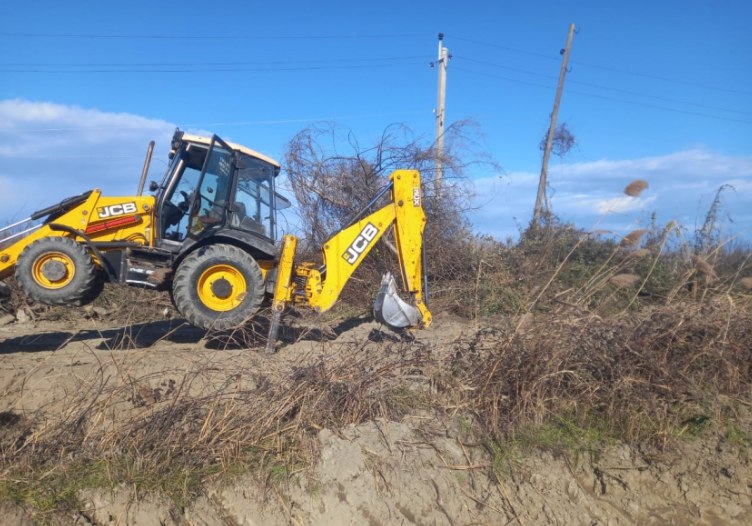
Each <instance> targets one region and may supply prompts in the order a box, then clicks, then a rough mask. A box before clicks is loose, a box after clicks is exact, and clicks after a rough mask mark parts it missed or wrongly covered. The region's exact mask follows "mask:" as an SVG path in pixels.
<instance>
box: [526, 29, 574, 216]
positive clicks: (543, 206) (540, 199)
mask: <svg viewBox="0 0 752 526" xmlns="http://www.w3.org/2000/svg"><path fill="white" fill-rule="evenodd" d="M573 37H574V24H570V25H569V35H567V45H566V47H565V48H564V49H563V50H562V55H564V58H563V59H562V61H561V72H560V73H559V84H558V86H557V87H556V100H555V101H554V110H553V111H552V112H551V124H550V125H549V127H548V135H547V136H546V147H545V149H544V150H543V164H542V166H541V173H540V180H539V181H538V195H537V197H536V198H535V209H534V210H533V226H535V227H538V226H540V219H541V216H542V215H543V211H544V210H545V211H546V212H548V211H549V207H548V197H547V196H546V187H547V186H548V160H549V158H550V157H551V146H552V145H553V142H554V135H555V134H556V118H557V117H558V115H559V103H560V102H561V92H562V91H564V77H566V75H567V67H568V64H569V51H570V50H571V48H572V38H573Z"/></svg>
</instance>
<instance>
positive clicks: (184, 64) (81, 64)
mask: <svg viewBox="0 0 752 526" xmlns="http://www.w3.org/2000/svg"><path fill="white" fill-rule="evenodd" d="M416 59H420V60H426V61H428V60H429V58H428V56H426V55H408V56H401V57H370V58H369V57H359V58H332V59H320V60H271V61H269V60H267V61H240V62H237V61H236V62H117V63H115V62H46V63H45V62H5V63H0V67H19V66H29V67H59V66H65V67H108V66H111V67H120V66H124V67H139V66H140V67H144V66H155V67H157V66H160V67H165V66H170V67H172V66H174V67H194V66H195V67H198V66H217V67H219V66H272V65H289V64H336V63H342V62H364V63H367V62H378V61H396V60H416Z"/></svg>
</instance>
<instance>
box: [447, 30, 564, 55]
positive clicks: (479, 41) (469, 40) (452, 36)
mask: <svg viewBox="0 0 752 526" xmlns="http://www.w3.org/2000/svg"><path fill="white" fill-rule="evenodd" d="M448 36H449V38H452V39H454V40H460V41H463V42H470V43H472V44H480V45H482V46H487V47H492V48H496V49H503V50H505V51H512V52H514V53H521V54H523V55H530V56H533V57H538V58H545V59H547V60H555V61H558V60H559V59H558V57H552V56H551V55H547V54H545V53H538V52H535V51H529V50H526V49H519V48H514V47H509V46H502V45H500V44H492V43H490V42H483V41H481V40H475V39H473V38H464V37H458V36H457V35H448ZM557 55H558V52H557Z"/></svg>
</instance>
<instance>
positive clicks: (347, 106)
mask: <svg viewBox="0 0 752 526" xmlns="http://www.w3.org/2000/svg"><path fill="white" fill-rule="evenodd" d="M750 20H752V4H750V3H749V2H746V1H743V0H725V1H724V0H719V1H697V0H684V1H675V0H663V1H652V2H651V1H632V2H608V1H579V2H578V1H572V2H554V1H529V2H503V1H498V2H491V1H472V0H468V1H466V2H445V1H435V2H422V1H416V2H405V1H402V2H394V1H391V0H388V1H382V2H369V3H360V2H352V1H351V2H297V1H296V2H276V3H275V2H255V1H246V2H240V1H237V2H236V1H228V2H223V3H213V4H206V3H205V2H194V1H182V2H177V1H160V2H153V1H151V2H143V1H131V2H112V3H111V2H83V1H78V2H77V1H70V2H52V1H30V2H25V3H18V4H15V5H14V8H13V10H8V11H6V12H5V13H4V15H3V17H2V19H0V222H8V221H11V220H14V219H19V218H22V217H24V215H25V214H28V213H29V212H31V211H33V210H36V209H38V208H42V207H44V206H47V205H49V204H51V203H54V202H56V201H58V200H60V199H62V198H63V197H66V196H69V195H72V194H77V193H80V192H82V191H84V190H86V189H88V188H90V187H93V186H98V187H100V188H102V189H103V190H104V191H105V192H107V193H109V194H112V195H117V194H130V193H133V192H134V191H135V188H136V185H137V179H138V176H139V174H140V170H141V166H142V163H143V155H144V153H145V150H146V145H147V143H148V141H149V140H151V139H155V140H156V141H157V146H156V150H155V160H154V163H153V170H152V171H153V173H154V177H155V178H157V177H159V172H160V171H162V170H163V169H164V166H165V162H166V158H165V154H166V150H167V147H168V140H169V137H170V135H171V133H172V130H173V129H174V128H175V127H176V126H179V127H181V128H182V129H187V130H192V131H209V132H214V133H217V134H219V135H221V136H223V137H225V138H227V139H229V140H233V141H237V142H241V143H243V144H246V145H248V146H250V147H251V148H254V149H256V150H259V151H261V152H263V153H265V154H267V155H270V156H272V157H276V158H281V157H282V153H283V152H284V148H285V145H286V143H287V141H289V140H290V138H292V136H293V135H294V134H295V133H296V132H298V131H299V130H301V129H302V128H304V127H305V126H307V125H309V124H313V123H315V122H319V121H335V122H336V123H337V124H338V125H339V126H341V127H345V128H349V129H351V130H352V131H353V133H354V134H355V135H356V136H357V138H358V140H359V142H360V143H362V144H370V143H373V142H375V141H376V139H377V138H378V137H379V136H380V134H381V132H382V131H383V129H384V128H385V127H386V126H388V125H390V124H392V123H405V124H406V125H407V126H409V127H410V128H412V130H413V131H414V132H415V133H416V134H417V135H418V136H422V137H425V138H426V140H427V141H430V140H431V138H432V135H433V130H434V118H433V113H432V110H433V108H434V107H435V104H436V70H434V69H431V68H430V67H429V63H430V62H431V61H432V60H435V58H436V48H437V42H436V36H437V33H438V32H443V33H444V34H445V35H446V36H445V44H446V46H447V48H448V49H449V51H450V53H451V54H452V60H451V61H450V64H449V69H448V79H447V120H448V121H449V122H452V121H456V120H460V119H465V118H472V119H475V121H477V123H478V124H479V126H480V130H481V133H482V140H481V147H482V149H484V150H485V151H487V152H488V153H489V154H490V155H491V156H492V157H493V158H494V160H495V161H496V162H497V163H498V165H499V166H500V167H501V170H495V169H494V168H492V167H490V166H489V167H478V168H476V169H474V170H473V172H472V178H473V181H474V185H475V191H476V193H477V194H478V199H477V200H476V204H477V206H479V208H478V210H476V211H474V212H473V213H472V215H471V218H472V220H473V223H474V226H475V229H476V230H477V231H478V232H481V233H488V234H492V235H495V236H497V237H499V238H505V237H507V236H510V235H511V236H513V235H515V233H516V232H517V228H518V225H520V224H524V223H526V222H527V221H528V220H529V218H530V215H531V211H532V206H533V203H534V199H535V189H536V184H537V177H538V173H539V171H540V157H541V155H540V151H539V149H538V144H539V141H540V139H541V137H542V136H543V134H544V133H545V131H546V128H547V125H548V116H549V113H550V111H551V107H552V104H553V99H554V94H555V86H556V79H557V76H558V71H559V66H560V61H561V57H560V54H559V50H560V49H561V48H562V47H563V46H564V42H565V40H566V33H567V29H568V26H569V24H570V23H575V24H576V25H577V27H578V33H577V34H576V36H575V38H574V44H573V47H572V55H571V69H570V72H569V73H568V76H567V81H566V86H565V90H564V96H563V99H562V105H561V110H560V114H559V121H560V122H566V123H567V124H568V126H569V128H570V129H571V130H572V131H573V132H574V134H575V136H576V137H577V141H578V147H577V149H575V150H574V151H573V152H571V153H570V155H569V156H567V157H566V158H564V159H557V158H553V159H552V164H551V168H550V171H551V176H550V186H551V203H552V207H553V211H554V212H555V213H556V214H557V215H558V216H559V217H560V218H561V219H562V220H565V221H572V222H575V223H576V224H577V225H578V226H580V227H583V228H591V227H592V228H596V225H597V228H599V229H610V230H613V231H614V232H616V233H617V234H619V233H621V234H623V233H625V232H627V231H629V230H632V229H634V228H638V227H640V226H644V225H646V224H648V223H649V221H650V216H651V214H652V213H655V214H656V216H657V218H658V221H659V222H660V223H667V222H668V221H670V220H677V221H679V222H680V223H681V224H682V225H684V226H685V227H686V229H687V231H688V232H689V231H691V230H692V229H694V228H695V227H696V226H697V225H698V223H701V222H702V220H703V217H704V215H705V213H706V211H707V208H708V206H709V204H710V202H711V200H712V198H713V195H714V193H715V191H716V189H717V188H718V187H720V186H721V185H724V184H729V185H731V187H732V189H729V190H728V191H726V192H724V211H725V212H724V216H723V217H724V218H725V221H726V223H727V224H726V225H725V226H724V228H727V229H728V230H729V231H734V232H738V233H740V235H741V236H742V237H745V238H747V239H749V238H752V232H750V229H751V228H752V148H751V147H750V146H751V145H752V102H750V101H751V100H752V52H751V51H750V49H752V31H749V28H748V25H749V21H750ZM637 178H643V179H646V180H647V181H648V182H649V183H650V188H649V189H648V190H647V191H646V192H645V193H644V194H643V195H642V196H641V197H640V198H638V199H627V198H626V197H624V196H623V194H622V193H621V191H622V189H623V188H624V186H626V184H628V183H629V182H630V181H632V180H634V179H637Z"/></svg>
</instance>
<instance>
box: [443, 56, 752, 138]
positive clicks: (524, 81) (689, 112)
mask: <svg viewBox="0 0 752 526" xmlns="http://www.w3.org/2000/svg"><path fill="white" fill-rule="evenodd" d="M454 69H456V70H460V71H466V72H468V73H473V74H476V75H482V76H486V77H491V78H495V79H499V80H505V81H507V82H513V83H516V84H525V85H528V86H535V87H538V88H543V89H547V90H551V89H554V86H551V85H545V84H538V83H535V82H529V81H526V80H520V79H515V78H511V77H504V76H502V75H495V74H493V73H488V72H485V71H475V70H472V69H469V68H463V67H461V66H455V67H454ZM569 93H574V94H577V95H584V96H586V97H596V98H599V99H604V100H609V101H612V102H618V103H620V104H629V105H633V106H642V107H645V108H652V109H657V110H662V111H671V112H675V113H683V114H685V115H695V116H698V117H707V118H709V119H718V120H724V121H730V122H740V123H743V124H752V121H749V120H743V119H734V118H731V117H724V116H722V115H712V114H709V113H701V112H696V111H690V110H682V109H678V108H669V107H666V106H659V105H657V104H649V103H645V102H637V101H629V100H624V99H618V98H615V97H608V96H606V95H599V94H596V93H586V92H582V91H577V90H572V89H569V90H567V94H569Z"/></svg>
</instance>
